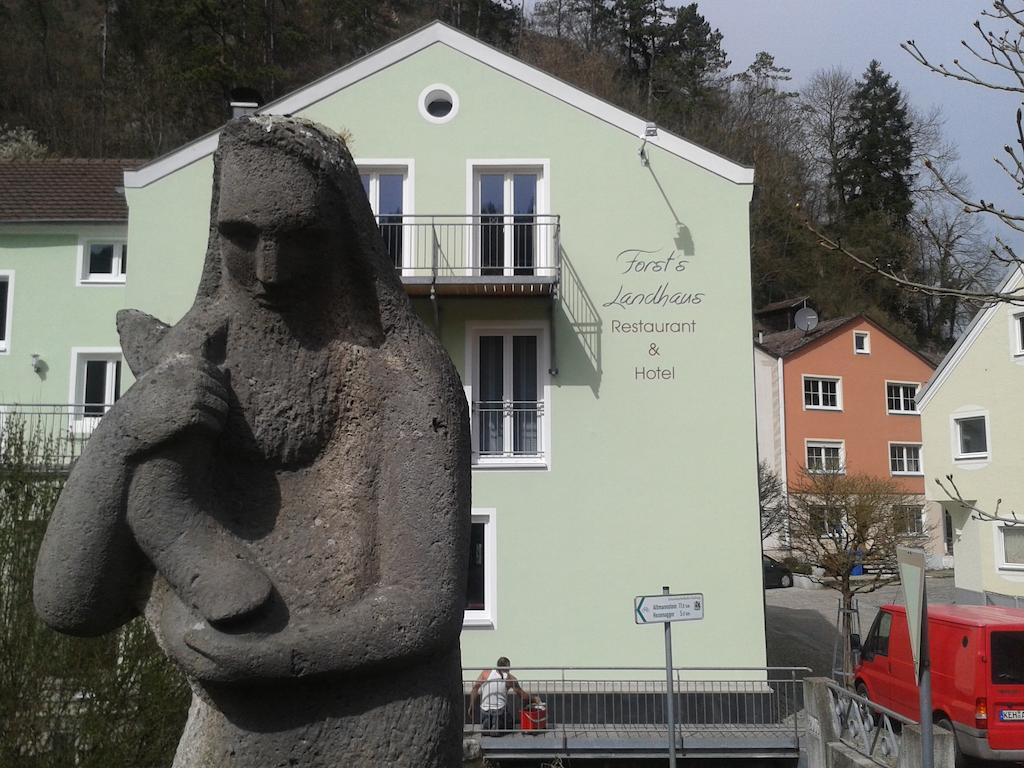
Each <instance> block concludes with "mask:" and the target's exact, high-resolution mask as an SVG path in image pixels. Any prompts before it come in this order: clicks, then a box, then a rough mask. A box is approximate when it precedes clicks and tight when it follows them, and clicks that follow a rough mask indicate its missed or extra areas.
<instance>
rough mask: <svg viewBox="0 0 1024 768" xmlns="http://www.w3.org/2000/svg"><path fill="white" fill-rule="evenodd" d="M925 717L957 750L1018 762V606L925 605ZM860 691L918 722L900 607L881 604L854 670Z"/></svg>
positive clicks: (1023, 749) (1022, 745) (1023, 680)
mask: <svg viewBox="0 0 1024 768" xmlns="http://www.w3.org/2000/svg"><path fill="white" fill-rule="evenodd" d="M928 646H929V649H930V651H931V661H932V719H933V721H934V722H935V723H938V724H939V725H942V726H943V727H945V728H947V729H950V730H952V731H953V732H954V734H955V736H956V745H957V758H958V759H957V763H958V764H962V763H963V759H962V755H970V756H974V757H980V758H984V759H987V760H1010V761H1020V760H1024V610H1021V609H1016V608H996V607H993V606H973V605H929V606H928ZM854 680H855V686H856V691H857V693H859V694H860V695H861V696H864V697H866V698H869V699H871V700H872V701H874V702H877V703H879V704H881V705H882V706H885V707H888V708H889V709H892V710H895V711H896V712H899V713H900V714H901V715H903V716H904V717H909V718H911V719H912V720H920V717H919V714H920V713H919V711H918V710H919V707H918V690H917V682H916V680H915V678H914V657H913V655H912V654H911V651H910V634H909V632H908V631H907V609H906V608H905V607H903V606H901V605H883V606H882V607H881V608H880V609H879V611H878V615H877V616H876V617H875V621H874V623H873V624H872V625H871V629H870V630H869V631H868V634H867V637H865V638H864V642H863V643H862V646H861V653H860V663H859V664H858V665H857V668H856V669H855V670H854Z"/></svg>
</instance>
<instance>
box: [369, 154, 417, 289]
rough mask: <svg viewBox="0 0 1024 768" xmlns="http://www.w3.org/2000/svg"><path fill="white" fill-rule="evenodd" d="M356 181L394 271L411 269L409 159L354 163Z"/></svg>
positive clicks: (410, 184)
mask: <svg viewBox="0 0 1024 768" xmlns="http://www.w3.org/2000/svg"><path fill="white" fill-rule="evenodd" d="M356 165H357V166H358V167H359V180H360V181H361V182H362V184H363V191H364V192H365V193H366V197H367V199H368V200H369V201H370V210H372V211H373V215H374V217H376V219H377V225H378V226H379V227H380V234H381V238H382V239H383V240H384V245H385V247H386V248H387V251H388V254H389V255H390V256H391V260H392V262H393V263H394V265H395V267H396V268H397V269H411V268H412V267H413V259H414V257H413V239H414V235H413V232H412V231H411V227H410V226H409V224H410V223H411V218H412V167H413V164H412V160H372V159H367V160H363V159H360V160H357V161H356Z"/></svg>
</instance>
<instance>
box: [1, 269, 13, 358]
mask: <svg viewBox="0 0 1024 768" xmlns="http://www.w3.org/2000/svg"><path fill="white" fill-rule="evenodd" d="M13 307H14V270H11V269H2V270H0V354H8V353H9V352H10V351H11V316H12V315H13V314H14V311H13Z"/></svg>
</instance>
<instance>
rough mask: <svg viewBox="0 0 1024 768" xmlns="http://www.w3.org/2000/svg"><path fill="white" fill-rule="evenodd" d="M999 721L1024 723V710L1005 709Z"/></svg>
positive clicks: (1000, 714)
mask: <svg viewBox="0 0 1024 768" xmlns="http://www.w3.org/2000/svg"><path fill="white" fill-rule="evenodd" d="M999 719H1000V720H1013V721H1018V720H1020V721H1024V709H1004V710H1002V711H1001V712H1000V713H999Z"/></svg>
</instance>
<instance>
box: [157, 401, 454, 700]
mask: <svg viewBox="0 0 1024 768" xmlns="http://www.w3.org/2000/svg"><path fill="white" fill-rule="evenodd" d="M459 397H460V402H458V403H456V404H455V407H454V409H453V410H452V411H451V412H450V413H447V414H444V415H442V416H437V417H435V415H436V414H437V411H435V412H434V414H431V413H429V412H426V411H425V412H424V415H423V417H422V421H421V422H419V423H417V425H416V431H415V432H414V431H413V430H412V429H410V430H407V431H406V438H405V439H404V440H403V441H402V443H401V444H400V445H397V446H394V447H393V448H389V458H388V460H387V461H386V467H385V471H384V472H383V474H382V477H381V481H380V487H381V488H382V496H381V498H380V505H379V510H380V512H379V519H378V531H377V539H378V547H379V553H380V555H379V557H380V560H379V579H378V584H377V585H376V587H375V588H373V589H371V590H369V591H368V592H367V593H366V594H365V595H364V596H363V597H362V598H361V599H360V600H358V601H357V602H355V603H353V604H351V605H348V606H346V607H345V608H344V609H343V610H341V611H339V612H338V613H337V614H334V615H329V616H324V617H320V618H316V619H303V618H301V617H293V618H292V620H291V621H289V623H288V625H287V626H286V627H285V628H284V629H282V630H281V631H279V632H275V633H267V634H261V633H226V632H219V631H217V630H216V629H215V628H212V627H209V626H205V627H198V628H187V627H185V626H183V623H184V622H185V621H187V618H186V617H185V616H180V617H179V618H178V624H179V628H180V630H181V631H182V634H181V635H180V637H181V641H180V644H179V645H178V648H177V649H176V653H175V655H176V657H177V658H178V659H179V660H180V661H181V662H182V663H183V665H184V666H185V668H186V669H187V670H188V671H189V672H190V673H191V674H192V675H193V676H195V677H197V678H199V679H203V680H209V681H234V680H245V679H275V678H276V679H280V678H290V677H302V676H307V675H320V674H344V673H347V672H351V671H357V670H358V671H362V670H365V669H367V668H371V667H374V666H377V665H383V664H397V663H402V662H404V661H407V660H411V659H414V658H422V657H426V656H430V655H432V654H435V653H438V652H440V651H443V650H446V649H450V648H451V647H452V646H453V645H454V644H455V643H456V642H457V640H458V636H459V633H460V632H461V629H462V618H463V611H464V607H465V587H466V559H467V555H468V537H469V528H470V460H469V454H468V450H469V426H468V416H467V413H466V408H465V400H464V398H462V396H461V392H460V393H459ZM166 618H171V617H166ZM172 621H174V619H173V618H172ZM168 634H177V633H168ZM165 638H167V639H169V640H170V642H171V643H174V642H175V641H174V640H173V638H168V637H167V635H166V634H165Z"/></svg>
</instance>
